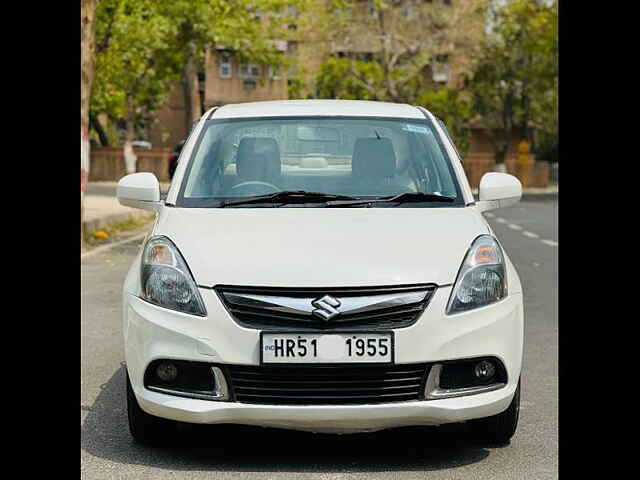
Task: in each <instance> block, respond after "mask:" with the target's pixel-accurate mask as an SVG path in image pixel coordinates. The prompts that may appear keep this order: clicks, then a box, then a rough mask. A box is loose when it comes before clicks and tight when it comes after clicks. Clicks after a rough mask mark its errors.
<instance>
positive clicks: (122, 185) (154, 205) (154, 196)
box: [117, 172, 162, 212]
mask: <svg viewBox="0 0 640 480" xmlns="http://www.w3.org/2000/svg"><path fill="white" fill-rule="evenodd" d="M117 192H118V193H117V195H118V201H119V202H120V203H121V204H122V205H126V206H127V207H133V208H141V209H142V210H151V211H152V212H157V211H159V210H160V207H161V205H162V203H161V202H160V184H159V183H158V179H157V178H156V176H155V175H154V174H153V173H148V172H141V173H132V174H131V175H127V176H126V177H122V178H121V179H120V181H119V182H118V189H117Z"/></svg>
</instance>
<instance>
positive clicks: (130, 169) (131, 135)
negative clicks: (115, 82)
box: [123, 99, 138, 174]
mask: <svg viewBox="0 0 640 480" xmlns="http://www.w3.org/2000/svg"><path fill="white" fill-rule="evenodd" d="M127 103H128V104H129V107H128V109H127V110H128V111H127V119H126V124H127V136H126V138H125V141H124V147H123V154H124V165H125V168H126V169H127V174H131V173H135V171H136V162H137V160H138V157H137V156H136V153H135V152H134V151H133V143H132V142H133V140H134V139H135V134H136V131H135V123H134V122H135V112H134V111H133V106H132V102H131V99H128V101H127Z"/></svg>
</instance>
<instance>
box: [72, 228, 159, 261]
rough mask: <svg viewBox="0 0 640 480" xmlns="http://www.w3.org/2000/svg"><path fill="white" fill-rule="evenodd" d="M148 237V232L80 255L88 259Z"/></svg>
mask: <svg viewBox="0 0 640 480" xmlns="http://www.w3.org/2000/svg"><path fill="white" fill-rule="evenodd" d="M146 235H147V232H143V233H140V234H138V235H134V236H133V237H129V238H125V239H124V240H120V241H119V242H113V243H108V244H107V245H101V246H99V247H96V248H94V249H93V250H90V251H88V252H86V253H83V254H81V255H80V258H86V257H89V256H91V255H95V254H96V253H100V252H104V251H106V250H109V249H111V248H113V247H117V246H119V245H124V244H125V243H130V242H135V241H136V240H140V239H142V238H144V237H145V236H146Z"/></svg>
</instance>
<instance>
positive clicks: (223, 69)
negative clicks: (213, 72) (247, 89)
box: [218, 55, 231, 78]
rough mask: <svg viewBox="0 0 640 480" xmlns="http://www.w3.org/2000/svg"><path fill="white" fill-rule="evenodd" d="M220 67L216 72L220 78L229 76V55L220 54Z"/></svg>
mask: <svg viewBox="0 0 640 480" xmlns="http://www.w3.org/2000/svg"><path fill="white" fill-rule="evenodd" d="M219 58H220V67H219V69H218V74H219V75H220V78H231V57H230V56H229V55H220V57H219Z"/></svg>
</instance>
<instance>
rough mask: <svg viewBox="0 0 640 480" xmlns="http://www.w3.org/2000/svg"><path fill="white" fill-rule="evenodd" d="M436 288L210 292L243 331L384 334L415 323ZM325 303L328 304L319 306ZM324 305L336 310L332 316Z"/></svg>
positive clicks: (230, 288)
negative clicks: (323, 313)
mask: <svg viewBox="0 0 640 480" xmlns="http://www.w3.org/2000/svg"><path fill="white" fill-rule="evenodd" d="M435 288H436V286H435V285H433V284H423V285H409V286H396V287H376V288H371V287H368V288H296V289H292V288H267V287H236V286H225V285H220V286H217V287H216V288H215V290H216V292H217V293H218V295H219V297H220V299H221V300H222V302H223V303H224V305H225V307H226V308H227V310H228V311H229V313H230V314H231V316H232V317H233V318H234V320H235V321H236V322H238V323H239V324H240V325H242V326H244V327H248V328H254V329H260V330H280V329H283V328H291V329H295V330H345V329H351V328H359V329H361V328H366V329H372V330H384V329H391V328H402V327H407V326H409V325H412V324H413V323H415V321H416V320H417V319H418V318H419V317H420V315H421V314H422V312H423V311H424V309H425V308H426V307H427V304H428V303H429V300H430V299H431V297H432V296H433V293H434V291H435ZM327 298H329V301H328V302H329V303H327V302H326V301H325V302H324V303H322V302H320V304H319V303H318V302H319V301H322V300H323V299H327ZM336 301H337V302H336ZM323 305H324V306H323ZM329 305H338V306H337V307H335V311H334V310H333V309H332V307H331V306H329ZM317 310H320V314H322V311H323V310H324V311H325V313H327V314H330V315H331V317H330V318H323V317H322V316H321V315H319V314H318V312H317ZM314 312H315V313H314ZM336 312H337V313H336Z"/></svg>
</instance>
